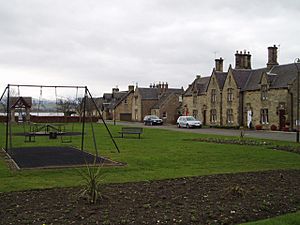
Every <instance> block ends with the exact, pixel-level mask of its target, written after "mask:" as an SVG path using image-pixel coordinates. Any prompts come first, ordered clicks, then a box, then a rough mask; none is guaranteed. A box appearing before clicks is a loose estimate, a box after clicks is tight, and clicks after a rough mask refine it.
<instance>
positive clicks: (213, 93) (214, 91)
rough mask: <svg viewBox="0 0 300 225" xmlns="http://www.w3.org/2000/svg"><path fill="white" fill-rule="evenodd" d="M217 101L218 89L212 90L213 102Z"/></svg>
mask: <svg viewBox="0 0 300 225" xmlns="http://www.w3.org/2000/svg"><path fill="white" fill-rule="evenodd" d="M216 101H217V94H216V89H212V90H211V102H212V103H215V102H216Z"/></svg>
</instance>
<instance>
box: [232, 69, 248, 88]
mask: <svg viewBox="0 0 300 225" xmlns="http://www.w3.org/2000/svg"><path fill="white" fill-rule="evenodd" d="M251 72H252V70H246V69H233V70H232V74H233V77H234V80H235V82H236V84H237V86H238V88H241V89H243V88H244V87H245V85H246V83H247V80H248V79H249V76H250V74H251Z"/></svg>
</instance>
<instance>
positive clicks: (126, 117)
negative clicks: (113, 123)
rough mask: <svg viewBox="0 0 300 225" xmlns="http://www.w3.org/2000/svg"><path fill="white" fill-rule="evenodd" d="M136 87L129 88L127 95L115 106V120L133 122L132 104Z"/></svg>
mask: <svg viewBox="0 0 300 225" xmlns="http://www.w3.org/2000/svg"><path fill="white" fill-rule="evenodd" d="M133 94H134V86H132V85H130V86H128V91H127V93H126V94H125V95H122V97H121V98H120V99H119V100H118V101H116V102H115V104H114V105H113V119H114V120H120V121H131V120H132V102H133Z"/></svg>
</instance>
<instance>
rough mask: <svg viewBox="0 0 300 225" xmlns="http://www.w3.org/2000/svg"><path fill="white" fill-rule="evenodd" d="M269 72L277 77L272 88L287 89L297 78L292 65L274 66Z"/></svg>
mask: <svg viewBox="0 0 300 225" xmlns="http://www.w3.org/2000/svg"><path fill="white" fill-rule="evenodd" d="M299 69H300V68H299ZM270 72H271V73H272V74H276V75H277V76H276V79H274V80H273V82H272V85H271V87H272V88H283V87H287V86H288V84H291V83H292V82H293V81H294V80H295V79H296V78H297V74H298V71H297V68H296V65H295V64H294V63H291V64H285V65H278V66H274V67H273V68H272V70H271V71H270Z"/></svg>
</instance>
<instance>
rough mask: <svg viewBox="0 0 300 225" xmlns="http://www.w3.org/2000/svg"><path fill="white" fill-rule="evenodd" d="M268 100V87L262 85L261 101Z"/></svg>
mask: <svg viewBox="0 0 300 225" xmlns="http://www.w3.org/2000/svg"><path fill="white" fill-rule="evenodd" d="M267 99H268V86H267V85H262V86H261V100H267Z"/></svg>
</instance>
